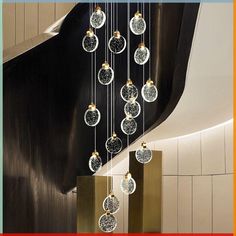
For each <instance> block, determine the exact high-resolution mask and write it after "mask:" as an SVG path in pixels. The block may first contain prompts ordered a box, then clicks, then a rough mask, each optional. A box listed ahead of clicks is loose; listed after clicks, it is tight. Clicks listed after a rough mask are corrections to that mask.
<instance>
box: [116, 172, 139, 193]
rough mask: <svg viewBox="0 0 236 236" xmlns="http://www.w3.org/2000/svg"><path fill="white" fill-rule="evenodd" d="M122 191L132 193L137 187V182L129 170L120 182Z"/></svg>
mask: <svg viewBox="0 0 236 236" xmlns="http://www.w3.org/2000/svg"><path fill="white" fill-rule="evenodd" d="M120 188H121V191H122V192H123V193H125V194H127V195H129V194H132V193H133V192H134V191H135V189H136V182H135V180H134V179H133V178H132V175H131V174H130V173H129V172H127V173H126V174H125V176H124V178H123V179H122V180H121V182H120Z"/></svg>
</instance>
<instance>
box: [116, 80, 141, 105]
mask: <svg viewBox="0 0 236 236" xmlns="http://www.w3.org/2000/svg"><path fill="white" fill-rule="evenodd" d="M120 95H121V98H122V99H123V100H124V101H126V102H128V101H130V100H135V99H136V98H137V97H138V89H137V87H136V86H135V85H134V84H133V82H132V80H131V79H128V80H127V82H126V84H125V85H124V86H123V87H122V88H121V90H120Z"/></svg>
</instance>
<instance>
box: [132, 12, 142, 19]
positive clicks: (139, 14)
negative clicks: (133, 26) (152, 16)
mask: <svg viewBox="0 0 236 236" xmlns="http://www.w3.org/2000/svg"><path fill="white" fill-rule="evenodd" d="M134 17H137V18H139V17H140V18H141V17H142V14H141V12H139V11H136V13H135V14H134Z"/></svg>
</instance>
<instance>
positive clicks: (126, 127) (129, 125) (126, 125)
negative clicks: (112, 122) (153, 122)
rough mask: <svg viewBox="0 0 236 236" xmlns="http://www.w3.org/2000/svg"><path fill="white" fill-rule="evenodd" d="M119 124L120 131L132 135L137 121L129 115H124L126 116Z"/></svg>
mask: <svg viewBox="0 0 236 236" xmlns="http://www.w3.org/2000/svg"><path fill="white" fill-rule="evenodd" d="M120 126H121V130H122V132H123V133H125V134H127V135H132V134H134V133H135V132H136V130H137V122H136V121H135V119H133V118H132V117H131V116H126V118H124V119H123V120H122V121H121V125H120Z"/></svg>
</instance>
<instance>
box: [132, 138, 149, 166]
mask: <svg viewBox="0 0 236 236" xmlns="http://www.w3.org/2000/svg"><path fill="white" fill-rule="evenodd" d="M135 157H136V159H137V161H138V162H140V163H142V164H146V163H148V162H150V161H151V160H152V151H151V150H150V149H149V148H147V145H146V143H144V142H143V143H142V145H141V148H140V149H138V150H136V152H135Z"/></svg>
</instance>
